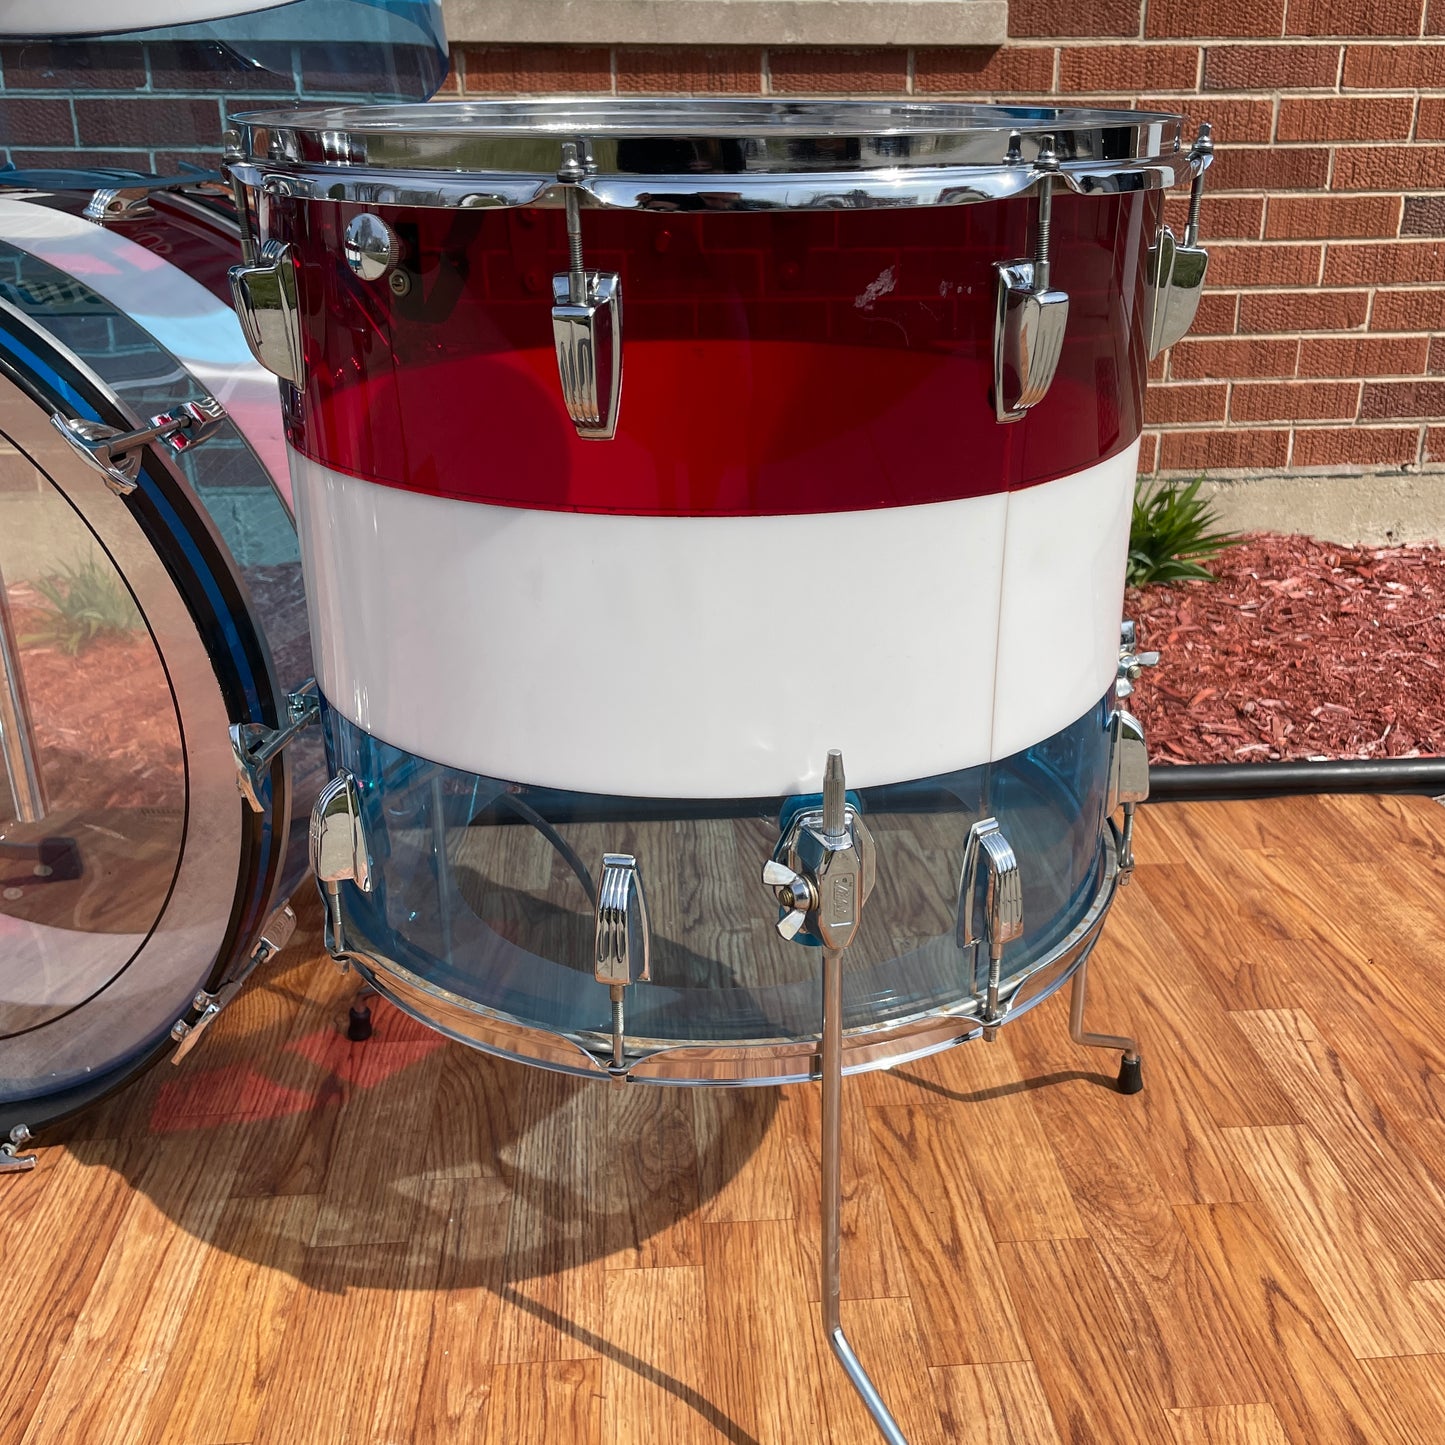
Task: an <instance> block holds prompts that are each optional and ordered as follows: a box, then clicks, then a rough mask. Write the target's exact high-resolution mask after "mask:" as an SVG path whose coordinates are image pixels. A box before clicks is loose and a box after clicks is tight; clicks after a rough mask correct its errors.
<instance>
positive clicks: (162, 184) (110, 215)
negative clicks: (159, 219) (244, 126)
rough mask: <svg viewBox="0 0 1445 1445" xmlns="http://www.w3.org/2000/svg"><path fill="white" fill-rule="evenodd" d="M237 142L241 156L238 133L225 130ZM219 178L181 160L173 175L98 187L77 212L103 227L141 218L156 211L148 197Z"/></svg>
mask: <svg viewBox="0 0 1445 1445" xmlns="http://www.w3.org/2000/svg"><path fill="white" fill-rule="evenodd" d="M227 134H228V135H229V136H231V137H232V138H233V139H234V141H235V143H236V158H237V159H240V149H239V147H240V136H239V134H237V132H235V131H229V132H227ZM217 180H218V177H217V175H216V172H215V171H213V170H207V169H206V168H205V167H204V166H192V165H187V164H186V163H185V162H184V161H182V162H181V167H180V171H179V173H178V174H176V175H172V176H136V177H135V178H134V179H127V180H126V181H125V183H124V184H123V185H118V186H101V187H100V188H99V189H98V190H96V191H94V192H93V193H92V194H91V197H90V199H89V200H88V201H87V202H86V203H85V209H84V210H83V211H82V212H81V213H80V214H81V215H82V216H83V217H84V218H85V219H86V220H87V221H94V222H95V224H96V225H98V226H104V225H107V224H109V223H110V222H111V221H142V220H144V219H145V218H146V217H147V216H153V215H154V214H155V208H154V207H153V206H152V205H151V203H150V198H151V197H152V196H155V195H162V194H164V193H165V192H166V191H178V190H181V189H183V188H190V189H195V188H202V189H206V190H210V189H212V188H213V187H214V186H215V184H216V182H217Z"/></svg>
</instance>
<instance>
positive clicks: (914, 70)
mask: <svg viewBox="0 0 1445 1445" xmlns="http://www.w3.org/2000/svg"><path fill="white" fill-rule="evenodd" d="M917 76H918V51H917V48H916V47H915V46H912V45H910V46H909V47H908V63H907V65H906V66H905V67H904V72H903V84H904V86H905V87H906V88H907V93H908V94H909V95H915V94H917Z"/></svg>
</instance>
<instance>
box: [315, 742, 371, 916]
mask: <svg viewBox="0 0 1445 1445" xmlns="http://www.w3.org/2000/svg"><path fill="white" fill-rule="evenodd" d="M311 871H312V872H313V873H314V874H315V875H316V881H317V882H318V883H323V884H332V885H334V884H337V883H354V884H356V886H357V887H358V888H359V889H361V891H362V892H363V893H370V892H371V850H370V848H368V846H367V842H366V831H365V828H364V827H363V825H362V821H361V797H360V794H359V793H358V792H357V788H356V779H355V778H354V777H353V776H352V775H351V773H349V772H348V771H347V770H346V769H345V768H342V769H341V770H340V772H338V773H337V774H336V776H335V777H334V778H332V780H331V781H330V782H329V783H327V785H326V786H325V787H324V788H322V790H321V792H320V794H319V795H318V796H317V799H316V806H315V807H314V808H312V810H311Z"/></svg>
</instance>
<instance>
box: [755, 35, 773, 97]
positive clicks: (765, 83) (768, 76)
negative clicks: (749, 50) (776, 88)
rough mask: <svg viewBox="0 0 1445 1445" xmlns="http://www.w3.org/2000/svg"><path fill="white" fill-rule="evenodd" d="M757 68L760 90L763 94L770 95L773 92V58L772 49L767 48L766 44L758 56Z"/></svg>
mask: <svg viewBox="0 0 1445 1445" xmlns="http://www.w3.org/2000/svg"><path fill="white" fill-rule="evenodd" d="M758 68H759V71H760V76H759V79H760V82H761V85H762V92H763V94H764V95H771V94H772V93H773V59H772V51H771V50H769V49H768V47H767V46H766V45H765V46H763V53H762V56H761V57H760V60H759V67H758Z"/></svg>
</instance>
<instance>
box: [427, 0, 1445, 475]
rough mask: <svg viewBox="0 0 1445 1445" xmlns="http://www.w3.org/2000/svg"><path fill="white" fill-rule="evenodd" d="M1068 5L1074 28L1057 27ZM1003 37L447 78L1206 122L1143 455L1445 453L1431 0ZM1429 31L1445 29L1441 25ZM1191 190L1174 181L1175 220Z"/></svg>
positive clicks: (538, 61)
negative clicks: (1175, 330)
mask: <svg viewBox="0 0 1445 1445" xmlns="http://www.w3.org/2000/svg"><path fill="white" fill-rule="evenodd" d="M1063 12H1071V13H1072V14H1073V15H1074V16H1075V17H1076V22H1077V24H1078V25H1079V27H1080V28H1081V29H1083V30H1085V31H1086V32H1087V33H1086V34H1083V35H1080V36H1078V37H1061V36H1060V35H1059V34H1058V33H1057V27H1058V25H1059V16H1060V14H1061V13H1063ZM1009 24H1010V31H1011V34H1012V36H1013V37H1014V38H1012V39H1010V41H1009V42H1008V44H1006V45H1004V46H1002V47H1000V48H997V49H951V50H937V49H907V48H902V47H899V48H890V49H877V50H867V51H857V50H817V49H789V48H782V49H778V48H773V49H768V50H764V49H760V48H757V47H737V48H733V49H726V48H723V49H718V48H710V49H701V48H699V49H688V48H681V47H676V48H655V47H647V46H617V47H612V48H609V47H606V46H598V47H562V46H558V47H550V46H517V47H504V46H485V47H480V46H470V47H469V46H459V47H457V48H456V50H455V51H454V59H455V64H454V67H453V70H454V74H453V77H452V80H451V81H450V83H449V84H450V90H451V93H452V94H457V93H462V94H467V95H498V94H516V93H544V92H545V93H587V94H617V95H629V94H758V93H765V94H768V93H770V94H775V95H784V94H790V95H800V94H808V95H853V96H860V95H916V96H967V97H970V98H988V99H999V100H1020V99H1045V98H1049V99H1053V100H1054V103H1067V104H1091V105H1092V104H1106V105H1110V106H1126V107H1128V106H1136V105H1138V106H1145V107H1154V108H1158V109H1165V110H1178V111H1183V112H1184V113H1185V114H1186V115H1187V116H1188V118H1189V123H1190V125H1191V127H1192V126H1193V124H1194V123H1196V122H1197V121H1200V120H1210V121H1212V122H1213V123H1214V131H1215V137H1216V140H1217V141H1218V143H1219V149H1218V159H1217V161H1216V163H1215V165H1214V167H1213V169H1212V170H1211V171H1210V176H1209V182H1210V184H1209V188H1208V193H1207V199H1206V202H1205V206H1204V212H1203V220H1202V226H1201V229H1202V231H1203V232H1204V235H1205V237H1206V239H1207V242H1208V244H1209V247H1210V252H1211V257H1212V260H1211V265H1210V276H1209V279H1210V287H1209V291H1208V293H1207V294H1206V296H1205V298H1204V300H1203V302H1202V304H1201V306H1200V309H1199V317H1198V320H1197V321H1196V323H1195V326H1194V329H1193V331H1192V333H1191V334H1190V336H1189V337H1188V338H1187V339H1186V340H1184V341H1182V342H1180V344H1179V345H1178V346H1176V347H1175V348H1174V349H1173V351H1172V352H1171V353H1169V354H1168V355H1166V356H1165V357H1163V358H1161V359H1160V360H1159V361H1158V362H1156V363H1155V367H1154V373H1153V374H1154V377H1155V381H1154V384H1153V386H1152V388H1151V391H1150V397H1149V417H1150V426H1149V430H1148V434H1147V435H1146V437H1145V447H1144V456H1143V466H1144V469H1145V470H1146V471H1154V470H1159V471H1161V472H1178V473H1186V474H1195V473H1198V472H1201V471H1205V470H1208V471H1210V472H1219V471H1223V470H1242V471H1288V472H1297V471H1309V470H1317V471H1318V470H1324V471H1335V472H1339V471H1343V470H1354V469H1365V470H1377V471H1394V470H1399V469H1401V468H1410V469H1416V468H1422V469H1445V425H1435V426H1431V425H1430V423H1431V422H1432V421H1436V422H1441V421H1445V0H1368V3H1366V0H1288V3H1286V0H1218V3H1216V4H1214V5H1213V6H1212V7H1211V6H1209V5H1203V4H1199V3H1189V4H1185V3H1184V0H1142V3H1141V0H1091V3H1086V4H1078V5H1074V6H1072V7H1070V6H1060V5H1057V4H1054V3H1049V0H1011V5H1010V19H1009ZM1436 37H1439V38H1436ZM1182 217H1183V196H1182V194H1181V195H1180V196H1179V197H1178V198H1177V199H1176V200H1174V201H1173V202H1171V219H1172V220H1173V221H1174V223H1175V226H1176V230H1177V229H1178V228H1179V227H1180V226H1182Z"/></svg>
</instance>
